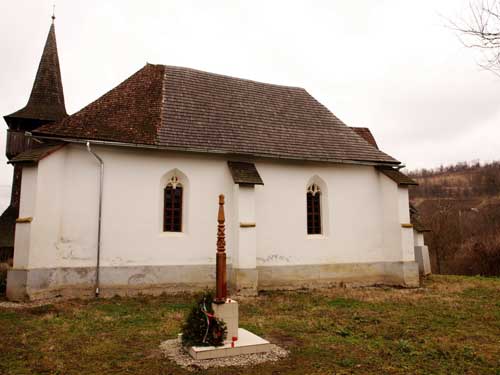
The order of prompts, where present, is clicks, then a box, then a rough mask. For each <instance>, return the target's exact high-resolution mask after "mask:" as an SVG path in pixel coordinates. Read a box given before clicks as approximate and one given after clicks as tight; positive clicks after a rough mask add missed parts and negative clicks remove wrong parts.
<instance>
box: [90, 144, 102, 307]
mask: <svg viewBox="0 0 500 375" xmlns="http://www.w3.org/2000/svg"><path fill="white" fill-rule="evenodd" d="M87 151H88V152H89V153H91V154H92V155H93V156H94V157H95V158H96V159H97V161H98V162H99V164H100V169H101V171H100V177H99V221H98V228H97V262H96V267H95V296H96V297H99V274H100V263H101V216H102V182H103V180H104V162H103V161H102V159H101V158H100V157H99V155H97V154H96V153H95V152H94V151H93V150H92V149H91V148H90V142H87Z"/></svg>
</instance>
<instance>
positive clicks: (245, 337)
mask: <svg viewBox="0 0 500 375" xmlns="http://www.w3.org/2000/svg"><path fill="white" fill-rule="evenodd" d="M212 308H213V309H214V315H215V316H216V317H217V318H218V319H221V320H223V321H224V323H226V327H227V337H226V341H225V342H224V345H222V346H191V347H189V348H188V349H187V350H188V352H189V355H191V357H193V358H194V359H197V360H198V359H212V358H223V357H231V356H235V355H240V354H253V353H265V352H268V351H270V350H271V344H270V343H269V341H267V340H264V339H263V338H261V337H259V336H257V335H254V334H253V333H252V332H249V331H247V330H246V329H243V328H238V302H236V301H234V300H232V299H229V298H228V299H227V300H226V303H222V304H220V305H218V304H215V303H214V304H212Z"/></svg>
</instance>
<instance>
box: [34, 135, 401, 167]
mask: <svg viewBox="0 0 500 375" xmlns="http://www.w3.org/2000/svg"><path fill="white" fill-rule="evenodd" d="M36 137H37V138H40V139H52V140H58V141H65V142H69V143H81V144H85V143H87V142H88V140H84V139H80V138H68V137H57V136H56V137H54V136H44V135H38V134H37V135H36ZM92 143H93V144H96V145H103V146H117V147H131V148H141V149H152V150H163V151H183V152H195V153H202V154H219V155H241V156H253V157H260V158H266V159H280V160H300V161H310V162H324V163H339V164H355V165H370V166H377V165H386V166H387V165H392V166H397V165H399V164H401V162H400V161H394V162H389V161H387V162H384V161H380V162H376V161H368V160H367V161H357V160H348V159H313V158H299V157H295V158H294V157H290V156H279V155H259V154H237V153H234V152H225V151H219V150H210V149H195V148H188V147H175V146H167V147H166V146H156V145H146V144H140V143H127V142H115V141H101V140H93V141H92Z"/></svg>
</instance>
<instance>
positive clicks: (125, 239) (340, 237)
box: [16, 145, 413, 281]
mask: <svg viewBox="0 0 500 375" xmlns="http://www.w3.org/2000/svg"><path fill="white" fill-rule="evenodd" d="M93 149H94V150H95V151H96V152H97V153H98V154H99V155H100V156H101V157H102V158H103V160H104V165H105V175H104V190H103V210H102V251H101V264H102V265H103V266H104V267H105V266H141V265H145V266H146V265H197V264H215V252H216V235H217V221H216V219H217V210H218V195H219V194H221V193H222V194H224V195H225V197H226V206H225V208H226V210H225V213H226V242H227V252H228V263H231V261H232V259H231V257H232V255H233V252H234V254H235V255H237V256H236V258H235V259H234V265H235V266H236V267H239V268H254V267H255V266H256V265H260V266H266V265H270V266H276V265H307V264H335V263H367V262H394V261H402V260H407V259H410V258H412V257H411V254H410V252H411V253H413V250H411V251H409V250H408V249H407V246H408V244H409V242H408V244H407V243H406V240H407V239H406V234H404V235H403V231H402V228H401V217H402V207H401V206H400V205H402V204H404V203H405V202H406V211H408V203H407V196H406V198H404V197H403V196H402V195H403V194H402V192H400V191H399V190H398V186H397V184H396V183H394V182H393V181H392V180H390V179H388V178H387V177H386V176H384V175H381V174H380V173H379V172H378V171H377V170H376V169H375V168H374V167H371V166H360V165H341V164H327V163H306V162H287V161H281V160H256V161H255V164H256V166H257V169H258V171H259V173H260V175H261V177H262V179H263V181H264V184H265V185H264V186H255V188H249V187H238V186H235V185H234V183H233V180H232V178H231V175H230V173H229V169H228V167H227V157H225V156H224V155H206V154H203V155H197V154H189V153H175V152H166V151H157V150H141V149H131V148H130V149H129V148H120V147H105V146H93ZM33 170H34V171H36V169H35V168H34V169H33ZM174 171H175V173H178V176H179V178H180V179H181V182H182V183H183V186H184V189H185V194H184V212H183V231H182V233H164V232H163V231H162V208H163V188H164V185H165V183H166V181H168V178H169V177H170V176H171V174H172V173H173V172H174ZM37 172H38V184H37V186H36V187H35V190H33V191H36V208H35V211H36V214H35V220H34V221H33V223H32V225H31V234H30V236H31V243H32V244H31V247H30V259H29V267H30V268H37V267H38V268H45V267H93V266H95V262H96V247H97V216H98V192H99V189H98V183H99V164H98V163H97V162H96V160H95V159H94V158H93V157H92V156H91V155H90V154H89V153H88V152H87V151H86V149H85V147H84V146H83V145H68V146H66V147H64V148H63V149H61V150H59V151H57V152H55V153H53V154H51V155H50V156H48V157H46V158H45V159H43V160H42V161H40V163H39V165H38V171H37ZM26 181H28V180H27V179H26V178H25V176H24V175H23V187H24V184H25V182H26ZM311 181H314V182H316V183H318V184H319V186H320V187H321V189H322V195H323V196H322V202H321V210H322V215H323V221H322V225H323V234H322V235H320V236H308V235H307V228H306V189H307V186H308V183H310V182H311ZM406 194H407V193H406ZM29 199H30V198H28V193H26V194H25V193H24V192H23V193H22V196H21V200H22V202H23V203H22V205H23V204H25V205H26V206H27V205H28V202H29ZM405 199H406V200H405ZM24 201H26V202H24ZM408 221H409V218H408ZM240 222H256V227H255V228H239V223H240ZM405 233H406V232H405ZM409 233H410V238H409V241H411V248H412V249H413V235H412V233H411V229H410V232H409ZM35 240H36V241H35ZM16 241H17V238H16ZM35 242H36V244H35ZM238 244H239V249H235V248H234V246H236V245H238ZM20 246H21V245H20ZM17 251H18V249H17V244H16V252H17ZM238 251H239V252H238ZM180 281H182V280H180Z"/></svg>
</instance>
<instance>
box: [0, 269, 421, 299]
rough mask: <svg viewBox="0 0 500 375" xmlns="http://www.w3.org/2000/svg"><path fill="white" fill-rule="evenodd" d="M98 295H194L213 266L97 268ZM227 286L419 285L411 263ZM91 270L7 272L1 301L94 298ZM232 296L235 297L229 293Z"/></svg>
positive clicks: (239, 278) (242, 275)
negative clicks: (191, 292)
mask: <svg viewBox="0 0 500 375" xmlns="http://www.w3.org/2000/svg"><path fill="white" fill-rule="evenodd" d="M100 275H101V277H100V278H101V285H100V295H101V296H102V297H112V296H114V295H122V296H130V295H137V294H141V293H142V294H153V295H154V294H161V293H176V292H184V291H199V290H202V289H204V288H207V287H209V288H213V287H214V285H215V266H214V265H213V264H207V265H193V266H137V267H102V268H101V273H100ZM228 275H230V278H229V284H230V286H231V285H232V286H233V287H234V288H235V289H234V290H236V291H238V290H239V292H240V293H241V294H247V295H248V294H255V293H256V291H257V290H273V289H298V288H317V287H329V286H335V285H339V284H344V285H375V284H386V285H398V286H405V287H417V286H419V274H418V265H417V263H416V262H379V263H359V264H327V265H304V266H260V267H257V269H256V270H242V269H238V270H236V269H235V270H232V267H231V266H230V265H229V266H228ZM94 282H95V268H94V267H80V268H76V267H75V268H38V269H29V270H25V269H11V270H9V273H8V277H7V297H8V298H9V299H10V300H13V301H23V300H37V299H44V298H52V297H58V296H61V297H69V298H72V297H92V296H94V295H95V289H94V287H95V286H94ZM233 294H235V293H233Z"/></svg>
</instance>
